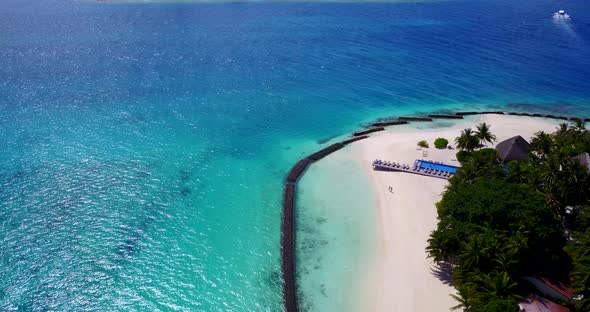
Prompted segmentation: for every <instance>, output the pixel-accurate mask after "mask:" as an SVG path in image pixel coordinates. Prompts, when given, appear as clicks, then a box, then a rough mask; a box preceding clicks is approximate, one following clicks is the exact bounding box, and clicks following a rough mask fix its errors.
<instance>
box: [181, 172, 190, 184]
mask: <svg viewBox="0 0 590 312" xmlns="http://www.w3.org/2000/svg"><path fill="white" fill-rule="evenodd" d="M179 173H180V181H181V182H182V183H187V182H188V181H190V180H191V172H190V171H188V170H180V172H179Z"/></svg>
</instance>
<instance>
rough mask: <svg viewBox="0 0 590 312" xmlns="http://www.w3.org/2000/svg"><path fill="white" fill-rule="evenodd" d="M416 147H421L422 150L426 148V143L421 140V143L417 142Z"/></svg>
mask: <svg viewBox="0 0 590 312" xmlns="http://www.w3.org/2000/svg"><path fill="white" fill-rule="evenodd" d="M418 146H419V147H423V148H428V142H426V140H422V141H420V142H418Z"/></svg>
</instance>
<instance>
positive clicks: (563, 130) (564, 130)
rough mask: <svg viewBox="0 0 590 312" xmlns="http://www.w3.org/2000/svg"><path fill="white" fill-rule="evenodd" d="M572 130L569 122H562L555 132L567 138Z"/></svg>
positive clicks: (556, 134) (557, 135) (558, 135)
mask: <svg viewBox="0 0 590 312" xmlns="http://www.w3.org/2000/svg"><path fill="white" fill-rule="evenodd" d="M569 132H570V127H569V125H568V124H567V123H565V122H564V123H560V124H559V127H558V128H557V131H556V132H555V136H556V137H558V138H562V139H565V138H566V137H568V134H569Z"/></svg>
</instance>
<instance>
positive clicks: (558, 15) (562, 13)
mask: <svg viewBox="0 0 590 312" xmlns="http://www.w3.org/2000/svg"><path fill="white" fill-rule="evenodd" d="M553 18H557V19H569V18H570V16H569V15H568V14H566V13H565V10H559V11H557V12H555V13H553Z"/></svg>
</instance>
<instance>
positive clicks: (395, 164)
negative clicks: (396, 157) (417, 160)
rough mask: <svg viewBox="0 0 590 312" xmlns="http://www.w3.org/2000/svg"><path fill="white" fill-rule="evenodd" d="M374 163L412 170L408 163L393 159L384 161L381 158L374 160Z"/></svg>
mask: <svg viewBox="0 0 590 312" xmlns="http://www.w3.org/2000/svg"><path fill="white" fill-rule="evenodd" d="M373 165H380V166H386V167H390V168H398V169H406V170H410V166H408V165H404V164H399V163H396V162H391V161H383V160H380V159H377V160H375V161H374V162H373Z"/></svg>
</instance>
